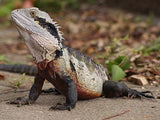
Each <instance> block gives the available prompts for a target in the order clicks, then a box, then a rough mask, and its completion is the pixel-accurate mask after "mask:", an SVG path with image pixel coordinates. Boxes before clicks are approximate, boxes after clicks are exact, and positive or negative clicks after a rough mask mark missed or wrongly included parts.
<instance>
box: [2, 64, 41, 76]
mask: <svg viewBox="0 0 160 120" xmlns="http://www.w3.org/2000/svg"><path fill="white" fill-rule="evenodd" d="M0 70H2V71H7V72H14V73H21V74H23V73H25V74H26V75H32V76H34V75H36V74H37V73H38V69H37V66H32V65H25V64H19V65H5V64H0Z"/></svg>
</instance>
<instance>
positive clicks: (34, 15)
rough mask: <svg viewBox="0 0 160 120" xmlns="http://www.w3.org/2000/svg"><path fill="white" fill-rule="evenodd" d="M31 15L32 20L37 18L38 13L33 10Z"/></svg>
mask: <svg viewBox="0 0 160 120" xmlns="http://www.w3.org/2000/svg"><path fill="white" fill-rule="evenodd" d="M30 15H31V17H32V18H35V17H36V11H34V10H32V11H30Z"/></svg>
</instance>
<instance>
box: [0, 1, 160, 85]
mask: <svg viewBox="0 0 160 120" xmlns="http://www.w3.org/2000/svg"><path fill="white" fill-rule="evenodd" d="M159 4H160V0H154V1H151V0H0V63H1V64H16V63H25V64H31V65H33V64H34V63H33V61H32V56H31V55H30V54H29V51H28V49H27V47H26V46H25V44H24V42H23V40H22V38H21V37H20V36H19V34H18V32H17V31H16V29H15V26H14V25H13V24H12V22H11V19H10V13H11V11H12V10H13V9H18V8H26V7H32V6H35V7H38V8H39V9H40V10H43V11H46V12H48V13H49V15H50V16H51V17H52V18H53V20H55V21H57V22H58V24H59V25H60V26H61V27H62V28H61V29H60V30H61V31H63V33H64V35H63V37H64V38H65V41H64V44H65V45H67V46H69V47H71V48H74V49H76V50H79V51H80V52H82V53H83V54H85V55H87V56H89V57H91V58H92V59H93V60H94V61H95V62H96V63H98V64H99V63H100V64H102V65H104V67H107V68H108V69H109V72H110V74H111V75H112V78H113V79H114V80H115V81H118V80H128V81H132V82H134V83H136V84H139V85H146V84H150V85H158V84H159V83H160V54H159V53H160V38H159V35H160V21H159V20H160V19H159V15H160V7H159ZM117 71H118V74H117ZM114 73H116V74H114ZM2 76H3V75H2Z"/></svg>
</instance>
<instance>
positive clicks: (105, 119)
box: [102, 110, 130, 120]
mask: <svg viewBox="0 0 160 120" xmlns="http://www.w3.org/2000/svg"><path fill="white" fill-rule="evenodd" d="M129 111H130V110H126V111H124V112H122V113H119V114H117V115H113V116H109V117H106V118H104V119H102V120H107V119H110V118H113V117H117V116H120V115H123V114H125V113H127V112H129Z"/></svg>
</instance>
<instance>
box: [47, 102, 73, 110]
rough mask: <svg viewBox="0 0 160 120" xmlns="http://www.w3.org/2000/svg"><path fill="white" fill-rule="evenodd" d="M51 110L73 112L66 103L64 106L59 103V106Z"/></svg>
mask: <svg viewBox="0 0 160 120" xmlns="http://www.w3.org/2000/svg"><path fill="white" fill-rule="evenodd" d="M49 110H68V111H71V106H70V105H67V104H66V103H64V104H61V103H57V105H55V106H52V107H51V108H50V109H49Z"/></svg>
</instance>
